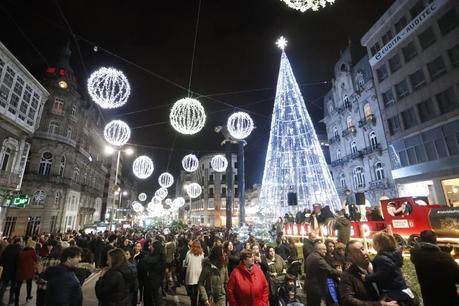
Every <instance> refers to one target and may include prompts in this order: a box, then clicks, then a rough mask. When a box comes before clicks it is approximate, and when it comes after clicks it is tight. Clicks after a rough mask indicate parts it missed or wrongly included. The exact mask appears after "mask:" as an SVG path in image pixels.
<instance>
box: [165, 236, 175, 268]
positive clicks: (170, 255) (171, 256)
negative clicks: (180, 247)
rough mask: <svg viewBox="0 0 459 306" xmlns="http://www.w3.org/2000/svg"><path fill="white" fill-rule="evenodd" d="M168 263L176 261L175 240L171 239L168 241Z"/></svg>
mask: <svg viewBox="0 0 459 306" xmlns="http://www.w3.org/2000/svg"><path fill="white" fill-rule="evenodd" d="M165 249H166V263H168V264H171V263H172V262H173V261H174V259H175V258H174V257H175V249H176V245H175V241H169V242H167V243H166V247H165Z"/></svg>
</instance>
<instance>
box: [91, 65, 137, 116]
mask: <svg viewBox="0 0 459 306" xmlns="http://www.w3.org/2000/svg"><path fill="white" fill-rule="evenodd" d="M88 92H89V95H90V96H91V98H92V100H93V101H94V102H96V103H97V104H98V105H99V106H100V107H102V108H117V107H120V106H123V105H124V104H125V103H126V102H127V100H128V98H129V95H130V94H131V86H130V85H129V82H128V80H127V78H126V76H125V75H124V74H123V72H121V71H119V70H116V69H113V68H105V67H102V68H100V69H99V70H97V71H95V72H93V73H92V74H91V76H90V77H89V79H88Z"/></svg>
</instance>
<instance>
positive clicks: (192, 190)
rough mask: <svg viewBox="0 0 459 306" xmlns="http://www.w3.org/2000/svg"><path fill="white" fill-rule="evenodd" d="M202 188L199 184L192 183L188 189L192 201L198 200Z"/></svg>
mask: <svg viewBox="0 0 459 306" xmlns="http://www.w3.org/2000/svg"><path fill="white" fill-rule="evenodd" d="M201 192H202V188H201V185H199V184H198V183H191V184H189V185H188V186H187V188H186V193H187V194H188V196H189V197H190V198H192V199H196V198H197V197H199V196H200V195H201Z"/></svg>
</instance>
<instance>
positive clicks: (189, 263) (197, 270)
mask: <svg viewBox="0 0 459 306" xmlns="http://www.w3.org/2000/svg"><path fill="white" fill-rule="evenodd" d="M203 259H204V254H201V255H198V256H196V255H193V254H192V253H191V251H188V253H187V254H186V257H185V264H184V266H185V267H186V274H185V284H186V285H197V284H198V281H199V275H201V271H202V260H203Z"/></svg>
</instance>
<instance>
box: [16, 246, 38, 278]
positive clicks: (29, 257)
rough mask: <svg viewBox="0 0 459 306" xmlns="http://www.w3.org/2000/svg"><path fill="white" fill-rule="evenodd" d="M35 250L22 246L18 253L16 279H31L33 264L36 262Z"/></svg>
mask: <svg viewBox="0 0 459 306" xmlns="http://www.w3.org/2000/svg"><path fill="white" fill-rule="evenodd" d="M37 260H38V259H37V252H35V249H32V248H24V249H22V251H21V252H20V253H19V267H18V270H17V273H16V280H17V281H25V280H29V279H33V276H34V275H35V265H36V263H37Z"/></svg>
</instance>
